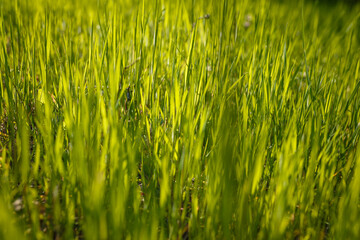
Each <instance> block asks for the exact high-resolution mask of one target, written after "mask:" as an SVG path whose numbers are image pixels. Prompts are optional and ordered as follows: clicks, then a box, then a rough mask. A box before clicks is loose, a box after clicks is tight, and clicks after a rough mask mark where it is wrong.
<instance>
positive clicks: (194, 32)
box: [184, 23, 197, 89]
mask: <svg viewBox="0 0 360 240" xmlns="http://www.w3.org/2000/svg"><path fill="white" fill-rule="evenodd" d="M196 32H197V24H196V23H195V27H194V28H193V31H192V34H191V42H190V47H189V51H188V58H187V60H186V68H185V82H184V89H187V85H188V81H189V78H190V74H191V72H190V71H191V57H192V54H193V49H194V44H195V38H196Z"/></svg>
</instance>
